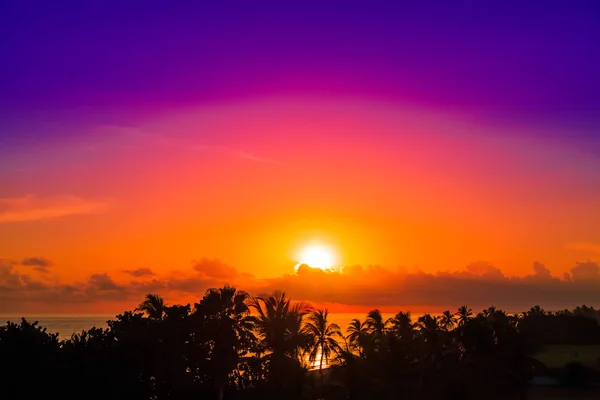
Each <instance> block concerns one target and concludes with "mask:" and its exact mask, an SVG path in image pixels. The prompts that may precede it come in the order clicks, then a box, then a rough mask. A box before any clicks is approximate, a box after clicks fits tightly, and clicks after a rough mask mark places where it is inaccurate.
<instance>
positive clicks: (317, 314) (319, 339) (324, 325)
mask: <svg viewBox="0 0 600 400" xmlns="http://www.w3.org/2000/svg"><path fill="white" fill-rule="evenodd" d="M328 315H329V311H328V310H327V309H325V310H316V311H313V312H312V313H310V314H309V315H308V320H307V321H306V322H305V324H304V330H305V332H306V333H307V334H308V335H310V338H311V341H312V343H311V348H310V352H309V354H308V361H309V362H311V363H314V362H315V361H316V360H317V357H319V371H320V372H321V380H322V379H323V360H325V362H326V363H329V359H330V358H331V355H332V354H338V353H339V352H340V350H341V348H340V345H339V343H338V342H337V340H336V339H337V338H338V337H339V338H341V337H342V333H341V331H340V327H339V326H338V325H337V324H333V323H331V324H330V323H329V322H328V321H327V316H328Z"/></svg>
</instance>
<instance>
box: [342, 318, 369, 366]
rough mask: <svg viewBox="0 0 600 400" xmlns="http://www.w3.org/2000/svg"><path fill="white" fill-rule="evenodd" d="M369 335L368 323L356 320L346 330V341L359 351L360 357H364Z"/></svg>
mask: <svg viewBox="0 0 600 400" xmlns="http://www.w3.org/2000/svg"><path fill="white" fill-rule="evenodd" d="M368 334H369V330H368V327H367V321H364V322H361V321H360V319H358V318H354V319H353V320H352V321H350V324H349V325H348V328H346V335H347V336H346V339H347V340H348V343H349V345H350V347H351V348H352V349H356V350H358V355H359V356H360V357H362V356H363V347H364V341H365V338H366V336H367V335H368Z"/></svg>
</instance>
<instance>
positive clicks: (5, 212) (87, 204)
mask: <svg viewBox="0 0 600 400" xmlns="http://www.w3.org/2000/svg"><path fill="white" fill-rule="evenodd" d="M107 206H108V204H107V203H106V202H105V201H98V200H87V199H83V198H81V197H76V196H57V197H38V196H35V195H25V196H22V197H11V198H0V223H2V222H24V221H37V220H41V219H50V218H60V217H65V216H69V215H85V214H98V213H102V212H104V211H105V210H106V208H107Z"/></svg>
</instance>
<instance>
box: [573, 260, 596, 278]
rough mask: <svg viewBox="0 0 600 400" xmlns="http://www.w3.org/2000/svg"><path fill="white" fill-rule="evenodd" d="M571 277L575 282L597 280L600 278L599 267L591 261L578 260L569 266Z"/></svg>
mask: <svg viewBox="0 0 600 400" xmlns="http://www.w3.org/2000/svg"><path fill="white" fill-rule="evenodd" d="M571 278H572V279H573V281H575V282H586V281H595V280H598V279H600V267H599V266H598V264H596V263H594V262H591V261H587V262H578V263H577V265H575V266H574V267H573V268H571Z"/></svg>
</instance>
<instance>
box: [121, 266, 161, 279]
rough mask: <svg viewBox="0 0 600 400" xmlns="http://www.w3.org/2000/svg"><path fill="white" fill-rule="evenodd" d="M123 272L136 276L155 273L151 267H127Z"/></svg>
mask: <svg viewBox="0 0 600 400" xmlns="http://www.w3.org/2000/svg"><path fill="white" fill-rule="evenodd" d="M123 272H124V273H126V274H129V275H131V276H134V277H136V278H141V277H143V276H154V275H155V273H154V272H153V271H152V270H151V269H150V268H137V269H126V270H124V271H123Z"/></svg>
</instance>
